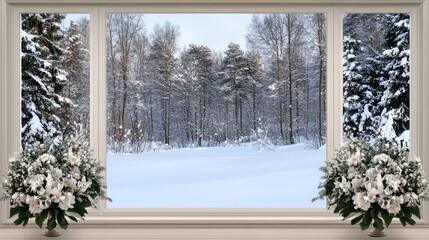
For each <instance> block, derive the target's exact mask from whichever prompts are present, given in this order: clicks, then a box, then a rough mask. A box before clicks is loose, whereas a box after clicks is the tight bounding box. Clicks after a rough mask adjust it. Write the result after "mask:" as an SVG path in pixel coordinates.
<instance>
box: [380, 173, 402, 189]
mask: <svg viewBox="0 0 429 240" xmlns="http://www.w3.org/2000/svg"><path fill="white" fill-rule="evenodd" d="M384 180H385V181H386V185H387V186H389V187H391V188H392V189H393V191H394V192H396V191H398V189H399V185H401V180H400V179H399V177H398V176H396V175H393V174H387V175H385V176H384Z"/></svg>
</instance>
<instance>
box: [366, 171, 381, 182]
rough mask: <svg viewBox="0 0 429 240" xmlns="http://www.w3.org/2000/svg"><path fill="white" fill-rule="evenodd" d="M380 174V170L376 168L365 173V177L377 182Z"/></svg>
mask: <svg viewBox="0 0 429 240" xmlns="http://www.w3.org/2000/svg"><path fill="white" fill-rule="evenodd" d="M379 174H380V170H378V169H376V168H370V169H368V170H366V172H365V175H366V176H367V177H368V178H369V179H371V180H375V179H376V178H377V176H378V175H379Z"/></svg>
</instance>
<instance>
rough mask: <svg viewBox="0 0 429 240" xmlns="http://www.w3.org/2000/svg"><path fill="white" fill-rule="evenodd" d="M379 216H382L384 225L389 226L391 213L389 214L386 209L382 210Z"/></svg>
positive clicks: (391, 217)
mask: <svg viewBox="0 0 429 240" xmlns="http://www.w3.org/2000/svg"><path fill="white" fill-rule="evenodd" d="M381 217H382V218H383V220H384V223H385V224H386V227H389V225H390V223H392V219H393V215H392V214H390V213H389V212H388V211H386V210H383V211H381Z"/></svg>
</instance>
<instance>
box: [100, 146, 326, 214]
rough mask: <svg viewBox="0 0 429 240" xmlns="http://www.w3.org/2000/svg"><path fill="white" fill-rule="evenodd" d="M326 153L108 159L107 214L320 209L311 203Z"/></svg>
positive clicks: (192, 152) (204, 151) (203, 151)
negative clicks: (123, 210)
mask: <svg viewBox="0 0 429 240" xmlns="http://www.w3.org/2000/svg"><path fill="white" fill-rule="evenodd" d="M325 155H326V151H325V149H319V150H311V149H306V146H305V144H296V145H291V146H282V147H277V148H276V150H275V151H255V150H250V149H249V147H246V146H240V147H237V146H228V147H214V148H193V149H189V148H188V149H176V150H169V151H164V152H150V153H139V154H113V153H109V154H108V156H107V159H108V160H107V164H108V167H107V186H108V189H107V193H108V196H109V197H111V198H112V199H113V202H111V203H108V207H109V208H324V207H325V202H324V201H317V202H314V203H312V202H311V199H312V198H313V197H315V196H316V195H317V191H318V189H317V186H318V184H319V181H320V177H321V175H322V173H321V172H320V171H319V170H318V169H319V168H320V167H321V166H322V165H323V164H324V160H325Z"/></svg>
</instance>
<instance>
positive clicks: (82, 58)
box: [61, 21, 89, 139]
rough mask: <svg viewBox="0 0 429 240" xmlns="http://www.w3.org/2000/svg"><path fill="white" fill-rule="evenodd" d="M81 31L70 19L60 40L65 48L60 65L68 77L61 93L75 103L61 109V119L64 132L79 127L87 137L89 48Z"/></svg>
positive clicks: (72, 130) (69, 131) (67, 132)
mask: <svg viewBox="0 0 429 240" xmlns="http://www.w3.org/2000/svg"><path fill="white" fill-rule="evenodd" d="M81 31H82V29H81V27H80V26H79V24H78V23H77V22H74V21H71V22H70V26H69V28H68V29H67V30H66V31H65V37H64V39H63V41H62V42H61V45H62V46H64V48H65V50H66V51H65V54H64V56H63V59H62V62H61V67H62V68H63V69H64V70H65V71H66V72H67V78H68V84H67V86H66V87H65V88H64V89H63V93H62V94H63V96H65V97H67V98H69V99H70V100H71V101H72V102H73V103H74V104H75V106H74V107H73V109H70V108H64V109H61V113H62V114H61V119H62V120H63V122H66V123H65V124H64V125H65V126H64V133H65V134H70V133H73V132H74V131H76V129H80V130H81V131H82V133H84V134H85V136H86V137H88V139H89V136H88V135H89V132H88V129H89V49H87V48H86V47H87V46H85V45H84V41H85V39H84V37H83V36H82V34H81Z"/></svg>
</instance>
